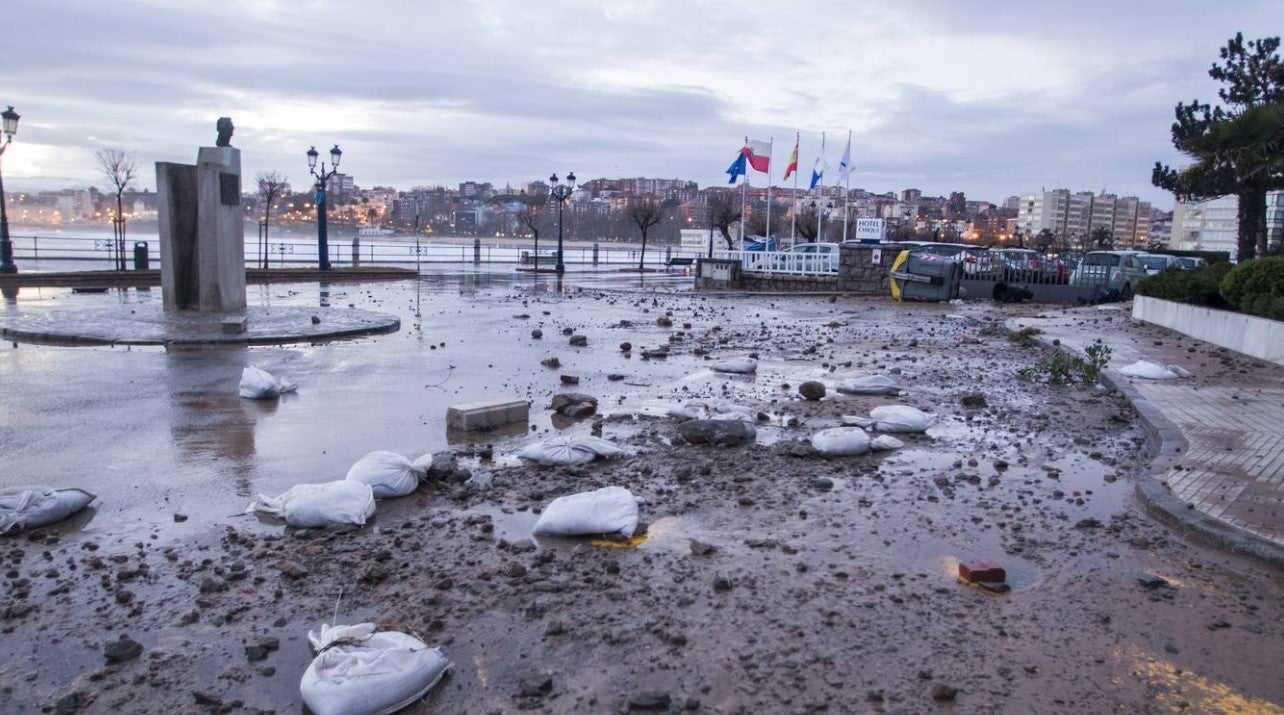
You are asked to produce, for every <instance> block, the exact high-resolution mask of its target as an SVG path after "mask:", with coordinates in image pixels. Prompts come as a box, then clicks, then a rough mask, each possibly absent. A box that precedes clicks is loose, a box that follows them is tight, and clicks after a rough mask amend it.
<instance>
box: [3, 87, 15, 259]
mask: <svg viewBox="0 0 1284 715" xmlns="http://www.w3.org/2000/svg"><path fill="white" fill-rule="evenodd" d="M0 118H3V120H4V125H3V129H4V144H0V156H3V155H4V150H5V149H8V148H9V143H10V142H12V141H13V135H14V134H17V133H18V119H19V118H20V117H19V116H18V113H17V112H15V111H13V107H12V106H10V107H9V108H8V109H6V110H4V111H3V112H0ZM17 272H18V266H17V265H15V264H14V262H13V242H12V241H10V240H9V213H8V210H7V209H6V207H5V200H4V176H3V174H0V273H17Z"/></svg>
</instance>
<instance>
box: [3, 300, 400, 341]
mask: <svg viewBox="0 0 1284 715" xmlns="http://www.w3.org/2000/svg"><path fill="white" fill-rule="evenodd" d="M240 315H244V316H245V318H246V325H245V332H243V333H229V332H224V328H223V321H224V319H226V318H229V317H237V316H240ZM400 328H401V320H399V319H398V318H397V317H396V316H393V315H387V314H384V313H374V312H371V311H367V310H353V309H350V308H305V307H289V306H282V307H273V308H265V307H261V306H252V307H249V308H246V309H245V312H244V313H196V312H192V311H186V310H184V311H171V312H166V311H165V310H164V309H163V308H162V307H161V306H160V305H146V304H122V305H116V306H111V307H104V308H78V309H76V310H40V309H34V310H28V311H23V312H20V313H14V314H9V315H0V336H3V337H5V338H7V339H9V340H26V341H32V342H42V343H64V344H73V345H264V344H276V343H294V342H305V341H312V340H324V339H327V338H342V337H350V336H355V335H369V334H374V333H391V332H395V331H397V330H399V329H400Z"/></svg>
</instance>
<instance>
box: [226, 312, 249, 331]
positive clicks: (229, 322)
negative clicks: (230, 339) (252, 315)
mask: <svg viewBox="0 0 1284 715" xmlns="http://www.w3.org/2000/svg"><path fill="white" fill-rule="evenodd" d="M246 322H247V318H246V317H245V316H244V315H234V316H232V317H229V318H224V319H223V332H225V333H233V334H235V333H244V332H245V325H246Z"/></svg>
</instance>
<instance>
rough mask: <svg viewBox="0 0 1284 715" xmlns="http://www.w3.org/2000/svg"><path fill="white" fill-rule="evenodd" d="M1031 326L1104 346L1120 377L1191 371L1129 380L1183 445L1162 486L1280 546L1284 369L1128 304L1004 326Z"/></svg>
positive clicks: (1074, 342) (1076, 344) (1079, 345)
mask: <svg viewBox="0 0 1284 715" xmlns="http://www.w3.org/2000/svg"><path fill="white" fill-rule="evenodd" d="M1027 325H1032V326H1036V327H1039V328H1041V329H1042V330H1044V332H1045V333H1046V335H1045V337H1048V338H1056V339H1059V340H1060V341H1061V342H1062V343H1063V344H1065V345H1067V346H1069V347H1072V348H1075V349H1077V350H1082V349H1083V348H1084V347H1086V346H1088V345H1090V344H1092V342H1093V341H1094V340H1096V339H1101V340H1102V341H1103V342H1104V343H1106V344H1107V345H1109V346H1110V347H1111V349H1112V350H1113V355H1112V359H1111V364H1110V367H1112V368H1114V369H1116V370H1117V369H1119V368H1121V367H1123V366H1125V365H1128V364H1130V363H1132V362H1134V361H1136V360H1143V359H1144V360H1149V361H1151V362H1155V363H1159V364H1161V365H1168V364H1175V365H1179V366H1181V367H1183V368H1185V369H1187V370H1189V371H1190V372H1191V373H1193V376H1192V377H1190V378H1185V379H1180V380H1168V381H1159V380H1144V379H1138V378H1134V379H1131V382H1132V385H1133V387H1134V388H1136V389H1137V391H1138V392H1139V393H1140V394H1141V395H1142V396H1143V397H1145V398H1146V399H1147V400H1149V401H1150V402H1151V403H1152V404H1153V405H1154V406H1155V407H1156V408H1158V409H1159V410H1160V411H1161V412H1162V413H1163V415H1164V416H1165V417H1167V418H1168V419H1169V420H1170V421H1172V422H1173V423H1174V424H1175V425H1176V426H1177V427H1178V428H1179V429H1180V430H1181V432H1182V436H1183V437H1185V439H1186V441H1187V442H1188V443H1189V444H1188V447H1187V451H1186V454H1185V455H1184V457H1183V458H1182V459H1181V460H1180V461H1179V463H1177V464H1176V465H1174V467H1173V468H1172V469H1170V470H1169V471H1168V473H1167V474H1165V475H1163V477H1161V479H1162V480H1163V481H1165V482H1166V483H1167V484H1168V485H1169V487H1170V488H1171V489H1172V492H1173V494H1174V495H1175V496H1176V497H1177V498H1179V499H1181V500H1182V501H1183V502H1186V503H1187V504H1189V505H1191V506H1192V507H1193V508H1194V509H1198V510H1199V511H1201V512H1203V513H1204V514H1207V515H1208V516H1211V517H1213V518H1216V519H1218V520H1220V521H1222V522H1223V523H1225V524H1228V525H1230V526H1233V527H1235V528H1236V529H1239V530H1241V531H1243V532H1246V533H1249V534H1252V535H1254V536H1257V537H1258V538H1261V539H1264V540H1266V541H1270V542H1273V543H1275V544H1277V545H1281V546H1284V367H1281V366H1279V365H1275V364H1272V363H1268V362H1264V361H1260V360H1255V359H1253V358H1249V357H1246V356H1243V355H1239V354H1237V353H1233V352H1231V351H1228V350H1224V349H1222V348H1218V347H1215V346H1212V345H1209V344H1208V343H1204V342H1201V341H1198V340H1195V339H1193V338H1189V337H1186V336H1184V335H1181V334H1180V333H1176V332H1173V331H1170V330H1166V329H1164V328H1159V327H1155V326H1153V325H1149V324H1146V323H1140V322H1135V321H1133V320H1132V319H1131V317H1130V316H1129V315H1128V313H1127V312H1126V306H1125V310H1123V311H1103V310H1098V309H1095V308H1076V309H1064V310H1062V309H1052V310H1046V311H1044V312H1042V313H1040V314H1039V315H1038V316H1037V317H1033V318H1014V319H1013V320H1011V321H1009V326H1011V327H1024V326H1027Z"/></svg>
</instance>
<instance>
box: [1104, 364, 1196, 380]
mask: <svg viewBox="0 0 1284 715" xmlns="http://www.w3.org/2000/svg"><path fill="white" fill-rule="evenodd" d="M1171 367H1175V366H1171ZM1171 367H1165V366H1163V365H1160V364H1158V363H1153V362H1150V361H1149V360H1138V361H1137V362H1135V363H1133V364H1131V365H1125V366H1124V367H1121V368H1119V374H1121V375H1126V376H1128V377H1140V378H1143V379H1146V380H1176V379H1177V378H1179V377H1182V374H1181V373H1180V372H1177V370H1173V369H1171ZM1180 369H1181V368H1178V370H1180ZM1181 372H1186V371H1185V370H1182V371H1181ZM1187 374H1189V373H1187Z"/></svg>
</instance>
